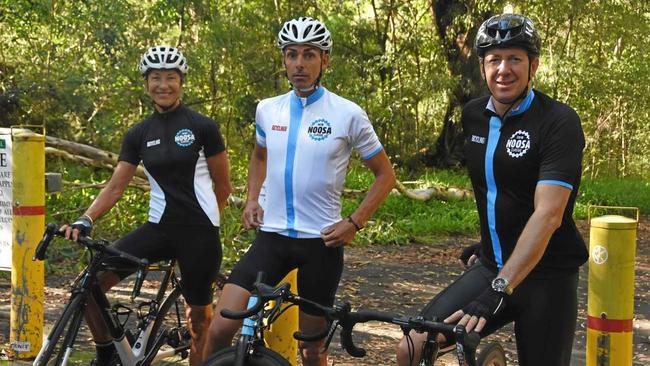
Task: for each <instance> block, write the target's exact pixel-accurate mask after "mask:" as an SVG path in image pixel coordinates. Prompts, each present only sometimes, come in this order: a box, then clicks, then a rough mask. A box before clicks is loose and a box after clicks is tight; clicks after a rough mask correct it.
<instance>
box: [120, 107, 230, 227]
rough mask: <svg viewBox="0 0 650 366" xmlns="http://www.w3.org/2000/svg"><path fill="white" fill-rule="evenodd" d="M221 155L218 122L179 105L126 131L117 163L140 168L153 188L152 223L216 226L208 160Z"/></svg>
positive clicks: (214, 202) (151, 194)
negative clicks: (141, 165) (120, 161)
mask: <svg viewBox="0 0 650 366" xmlns="http://www.w3.org/2000/svg"><path fill="white" fill-rule="evenodd" d="M224 150H225V146H224V143H223V138H222V137H221V133H220V132H219V127H218V126H217V124H216V122H215V121H213V120H212V119H210V118H208V117H206V116H203V115H201V114H200V113H198V112H195V111H193V110H191V109H190V108H187V107H186V106H184V105H180V106H179V107H178V108H176V109H175V110H173V111H170V112H167V113H159V112H157V111H155V112H154V113H153V114H152V115H151V116H149V117H147V118H146V119H145V120H144V121H142V122H140V123H138V124H137V125H135V126H133V127H132V128H131V129H129V131H128V132H127V133H126V135H125V136H124V141H123V143H122V149H121V151H120V157H119V160H122V161H126V162H128V163H131V164H134V165H137V164H139V163H140V161H142V162H143V164H144V167H145V169H146V171H147V176H148V178H149V184H150V186H151V193H150V204H149V221H150V222H153V223H160V224H180V225H212V226H219V209H218V205H217V199H216V196H215V194H214V191H213V189H212V179H211V177H210V172H209V171H208V166H207V162H206V158H208V157H210V156H213V155H216V154H218V153H220V152H222V151H224Z"/></svg>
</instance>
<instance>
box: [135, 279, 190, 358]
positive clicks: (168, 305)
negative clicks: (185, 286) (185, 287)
mask: <svg viewBox="0 0 650 366" xmlns="http://www.w3.org/2000/svg"><path fill="white" fill-rule="evenodd" d="M180 297H181V289H180V287H176V288H174V290H172V292H170V293H169V295H168V296H167V297H166V298H165V300H164V301H163V303H162V304H161V305H160V308H158V314H157V315H156V319H155V320H154V323H153V327H152V328H151V335H150V336H149V340H150V341H149V342H148V344H147V348H146V352H145V354H149V352H150V351H151V349H152V347H153V346H154V344H153V343H154V342H155V340H156V338H157V337H158V335H159V334H160V332H162V331H164V329H165V328H163V325H164V324H166V323H169V325H170V326H173V327H178V318H177V316H176V314H175V313H174V314H173V315H170V314H169V311H170V310H172V307H173V306H174V305H175V304H176V302H177V301H178V300H179V298H180ZM179 305H180V306H183V309H181V315H180V319H179V320H180V322H181V327H180V330H179V331H180V332H182V333H183V334H181V335H180V336H179V337H180V340H181V344H179V345H176V347H174V348H178V347H181V346H182V348H187V349H189V348H190V346H191V344H192V340H191V338H189V333H187V334H185V332H186V331H187V332H189V330H188V329H187V323H186V320H185V313H184V311H185V309H184V304H179ZM174 310H175V309H174ZM163 346H164V344H163ZM156 351H158V350H156Z"/></svg>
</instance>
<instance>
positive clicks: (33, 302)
mask: <svg viewBox="0 0 650 366" xmlns="http://www.w3.org/2000/svg"><path fill="white" fill-rule="evenodd" d="M39 127H40V126H39ZM12 139H13V155H12V159H13V215H14V216H13V247H12V269H11V320H10V321H11V335H10V342H11V348H12V350H13V351H14V352H16V358H30V357H35V356H36V354H37V353H38V351H39V350H40V348H41V343H42V341H43V336H42V333H43V284H44V272H43V262H41V261H32V256H33V255H34V250H35V249H36V246H37V245H38V241H39V240H40V239H41V236H42V234H43V228H44V227H45V179H44V177H45V136H44V134H40V135H39V134H35V133H32V132H24V131H21V132H16V131H13V133H12Z"/></svg>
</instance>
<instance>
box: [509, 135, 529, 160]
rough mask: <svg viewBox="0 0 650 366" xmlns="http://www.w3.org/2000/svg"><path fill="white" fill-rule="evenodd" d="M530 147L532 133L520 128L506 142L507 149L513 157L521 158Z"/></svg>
mask: <svg viewBox="0 0 650 366" xmlns="http://www.w3.org/2000/svg"><path fill="white" fill-rule="evenodd" d="M529 149H530V134H528V132H526V131H522V130H519V131H517V132H515V133H513V134H512V136H510V138H509V139H508V141H507V142H506V151H507V152H508V155H510V156H512V157H513V158H520V157H522V156H524V154H525V153H526V152H527V151H528V150H529Z"/></svg>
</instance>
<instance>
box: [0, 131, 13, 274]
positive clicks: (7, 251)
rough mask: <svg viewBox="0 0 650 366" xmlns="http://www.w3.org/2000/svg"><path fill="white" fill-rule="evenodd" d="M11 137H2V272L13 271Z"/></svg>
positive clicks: (0, 259)
mask: <svg viewBox="0 0 650 366" xmlns="http://www.w3.org/2000/svg"><path fill="white" fill-rule="evenodd" d="M12 185H13V178H12V172H11V135H0V270H6V271H9V270H11V246H12V243H13V239H12V236H13V227H12V222H13V200H12V197H13V196H12V193H11V187H12Z"/></svg>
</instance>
